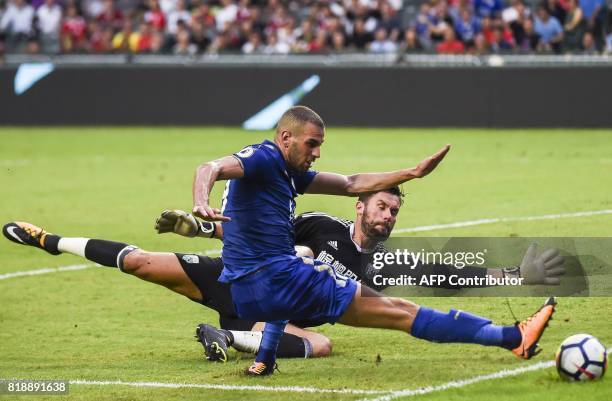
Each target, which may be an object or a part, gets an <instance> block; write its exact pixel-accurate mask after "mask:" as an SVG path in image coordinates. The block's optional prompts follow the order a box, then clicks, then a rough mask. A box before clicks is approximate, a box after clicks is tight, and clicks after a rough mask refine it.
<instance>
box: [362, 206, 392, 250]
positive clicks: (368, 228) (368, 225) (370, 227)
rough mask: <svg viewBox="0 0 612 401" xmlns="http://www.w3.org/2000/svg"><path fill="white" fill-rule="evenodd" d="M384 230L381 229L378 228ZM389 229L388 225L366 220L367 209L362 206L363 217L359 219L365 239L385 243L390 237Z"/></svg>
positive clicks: (390, 228)
mask: <svg viewBox="0 0 612 401" xmlns="http://www.w3.org/2000/svg"><path fill="white" fill-rule="evenodd" d="M381 225H382V226H383V227H384V228H381V227H380V226H381ZM392 229H393V227H391V224H390V223H385V222H384V221H383V222H374V220H373V219H369V218H368V207H367V206H365V205H364V207H363V217H362V219H361V231H362V232H363V233H364V234H365V235H366V237H368V238H370V239H373V240H375V241H377V242H382V241H386V240H387V239H388V238H389V236H390V235H391V230H392Z"/></svg>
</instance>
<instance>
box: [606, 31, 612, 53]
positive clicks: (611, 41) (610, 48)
mask: <svg viewBox="0 0 612 401" xmlns="http://www.w3.org/2000/svg"><path fill="white" fill-rule="evenodd" d="M605 53H606V54H608V55H610V54H612V30H611V32H610V33H609V34H608V36H606V45H605Z"/></svg>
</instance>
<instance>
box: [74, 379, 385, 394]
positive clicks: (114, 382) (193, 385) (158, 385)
mask: <svg viewBox="0 0 612 401" xmlns="http://www.w3.org/2000/svg"><path fill="white" fill-rule="evenodd" d="M69 383H70V384H71V385H92V386H130V387H156V388H201V389H207V390H232V391H270V392H290V393H335V394H387V393H389V392H390V391H388V390H387V391H384V390H360V389H351V388H342V389H327V388H318V387H301V386H262V385H256V386H246V385H243V386H240V385H231V384H198V383H160V382H124V381H121V380H112V381H97V380H70V382H69Z"/></svg>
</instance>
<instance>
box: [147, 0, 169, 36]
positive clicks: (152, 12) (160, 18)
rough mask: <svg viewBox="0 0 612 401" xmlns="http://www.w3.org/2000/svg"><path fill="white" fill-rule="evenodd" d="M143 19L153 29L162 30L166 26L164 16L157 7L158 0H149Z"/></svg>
mask: <svg viewBox="0 0 612 401" xmlns="http://www.w3.org/2000/svg"><path fill="white" fill-rule="evenodd" d="M144 20H145V22H146V23H148V24H151V25H152V26H153V28H154V29H156V30H158V31H163V30H164V28H165V27H166V16H165V15H164V12H163V11H162V10H161V8H160V7H159V1H158V0H151V3H150V6H149V11H147V12H146V13H145V14H144Z"/></svg>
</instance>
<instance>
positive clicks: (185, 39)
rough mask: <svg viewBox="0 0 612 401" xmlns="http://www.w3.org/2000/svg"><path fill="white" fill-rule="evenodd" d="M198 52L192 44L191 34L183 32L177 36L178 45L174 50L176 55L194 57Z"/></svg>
mask: <svg viewBox="0 0 612 401" xmlns="http://www.w3.org/2000/svg"><path fill="white" fill-rule="evenodd" d="M197 51H198V47H197V46H196V45H195V44H193V43H191V39H190V37H189V32H188V31H187V30H181V31H179V32H177V34H176V44H175V45H174V48H173V49H172V52H173V53H174V54H180V55H182V56H193V55H194V54H196V52H197Z"/></svg>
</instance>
